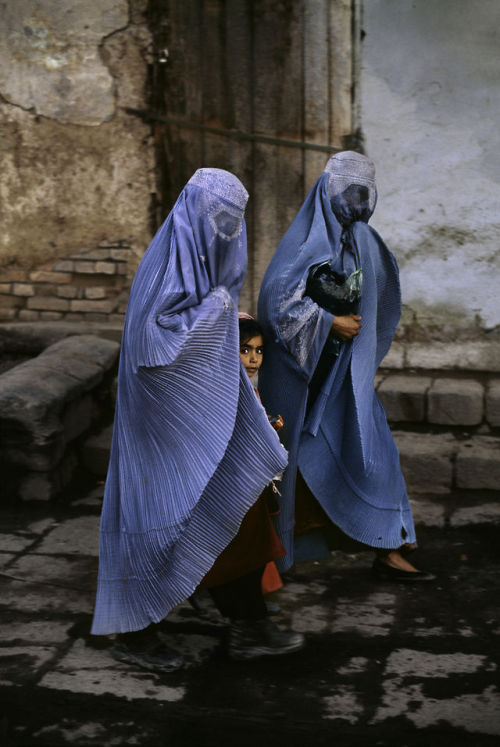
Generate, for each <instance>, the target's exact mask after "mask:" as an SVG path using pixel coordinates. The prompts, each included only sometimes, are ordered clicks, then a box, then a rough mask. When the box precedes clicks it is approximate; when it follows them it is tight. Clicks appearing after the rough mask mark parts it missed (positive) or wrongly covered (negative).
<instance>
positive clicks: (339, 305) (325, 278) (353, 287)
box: [305, 261, 363, 316]
mask: <svg viewBox="0 0 500 747" xmlns="http://www.w3.org/2000/svg"><path fill="white" fill-rule="evenodd" d="M362 282H363V271H362V269H361V268H360V269H359V270H355V271H354V272H353V273H351V275H346V274H345V273H339V272H335V271H334V270H332V268H331V266H330V262H328V261H327V262H322V263H321V264H319V265H315V266H314V267H312V268H311V270H310V272H309V275H308V277H307V283H306V290H305V294H306V296H309V298H312V300H313V301H315V303H317V304H318V306H321V308H323V309H325V310H326V311H329V312H330V313H331V314H334V315H335V316H345V315H347V314H355V313H356V311H357V308H358V304H359V302H360V300H361V286H362Z"/></svg>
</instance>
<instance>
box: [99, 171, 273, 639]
mask: <svg viewBox="0 0 500 747" xmlns="http://www.w3.org/2000/svg"><path fill="white" fill-rule="evenodd" d="M247 197H248V195H247V192H246V190H245V188H244V187H243V185H242V184H241V182H240V181H239V180H238V179H237V178H236V177H235V176H234V175H233V174H230V173H229V172H227V171H223V170H220V169H199V170H198V171H197V172H196V173H195V174H194V175H193V177H192V178H191V179H190V180H189V182H188V183H187V185H186V186H185V187H184V189H183V190H182V192H181V193H180V195H179V197H178V199H177V202H176V203H175V205H174V207H173V209H172V211H171V212H170V214H169V216H168V217H167V219H166V220H165V222H164V223H163V225H162V226H161V228H160V229H159V231H158V232H157V234H156V235H155V237H154V238H153V240H152V242H151V244H150V246H149V247H148V249H147V251H146V253H145V255H144V257H143V259H142V261H141V263H140V266H139V268H138V270H137V273H136V276H135V278H134V281H133V284H132V288H131V293H130V300H129V304H128V308H127V314H126V319H125V325H124V332H123V341H122V349H121V355H120V368H119V383H118V394H117V404H116V413H115V423H114V432H113V443H112V449H111V457H110V464H109V470H108V476H107V480H106V488H105V495H104V504H103V511H102V518H101V532H100V558H99V577H98V589H97V600H96V607H95V614H94V621H93V627H92V632H93V633H95V634H108V633H120V632H127V631H132V630H139V629H141V628H144V627H145V626H146V625H148V624H149V623H150V622H158V621H160V620H161V619H163V618H164V617H165V615H166V614H167V613H168V612H169V610H170V609H172V607H174V606H175V605H176V604H178V603H179V602H181V601H183V600H184V599H186V598H187V597H188V596H189V595H190V594H191V593H192V592H193V591H194V589H195V588H196V587H197V585H198V584H199V582H200V581H201V579H202V578H203V576H204V575H205V574H206V573H207V571H208V570H209V569H210V568H211V566H212V565H213V563H214V561H215V560H216V558H217V557H218V555H219V554H220V553H221V552H222V550H223V549H224V548H225V547H226V546H227V545H228V544H229V542H230V541H231V539H232V538H233V537H234V536H235V534H236V533H237V531H238V528H239V525H240V523H241V521H242V519H243V517H244V515H245V513H246V512H247V511H248V509H249V508H250V507H251V506H252V505H253V503H254V502H255V501H256V499H257V497H258V496H259V495H260V493H261V491H262V490H263V488H264V487H265V485H266V484H267V483H268V482H269V481H270V480H271V479H272V478H273V477H274V476H275V475H276V473H277V472H279V471H281V470H282V469H283V467H284V466H285V464H286V452H285V450H284V449H283V447H282V446H281V444H280V442H279V439H278V437H277V436H276V433H275V432H274V430H273V429H272V427H271V426H270V425H269V423H268V420H267V417H266V414H265V412H264V410H263V408H262V406H261V405H260V403H259V402H258V400H257V398H256V397H255V395H254V392H253V389H252V386H251V384H250V382H249V380H248V377H247V375H246V373H245V371H244V369H243V367H242V365H241V362H240V357H239V340H238V317H237V303H238V297H239V293H240V290H241V285H242V282H243V278H244V274H245V269H246V232H245V222H244V218H243V213H244V208H245V205H246V201H247Z"/></svg>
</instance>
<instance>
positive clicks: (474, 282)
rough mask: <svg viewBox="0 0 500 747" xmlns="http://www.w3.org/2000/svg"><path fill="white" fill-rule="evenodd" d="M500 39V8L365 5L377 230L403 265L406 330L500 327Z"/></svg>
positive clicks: (364, 81)
mask: <svg viewBox="0 0 500 747" xmlns="http://www.w3.org/2000/svg"><path fill="white" fill-rule="evenodd" d="M499 28H500V4H499V3H498V2H497V0H481V2H479V3H470V2H469V1H468V0H440V1H439V2H436V1H435V0H419V2H414V0H413V1H412V0H368V1H367V2H365V3H364V19H363V29H364V31H365V33H366V36H365V38H364V41H363V57H362V72H361V122H362V128H363V132H364V135H365V145H366V152H367V154H368V155H369V156H370V157H371V158H373V160H374V161H375V163H376V167H377V177H378V187H379V203H378V206H377V209H376V212H375V215H374V218H373V220H372V225H373V226H374V228H376V229H377V230H379V231H380V233H381V234H382V236H383V237H384V238H385V240H386V242H387V243H388V245H389V246H390V248H391V249H392V250H393V251H394V253H395V254H396V257H397V259H398V262H399V265H400V268H401V281H402V291H403V302H404V304H405V306H406V317H405V318H406V321H408V322H409V321H412V320H413V322H415V321H416V322H417V323H419V325H420V326H421V327H423V328H427V329H432V328H434V327H437V328H439V327H441V326H442V325H444V327H445V334H446V335H447V334H450V333H451V334H458V335H459V334H460V330H462V331H463V330H466V329H468V330H469V331H472V330H474V329H476V330H477V331H478V330H479V329H482V330H485V329H492V328H494V327H496V326H497V325H499V324H500V305H499V303H498V283H499V280H500V272H499V270H500V253H499V248H500V247H499V244H500V232H499V213H498V205H499V202H500V200H499V198H500V188H499V181H500V155H499V154H500V135H499V128H498V122H499V121H500V99H499V97H498V84H499V78H500V63H499V57H498V47H499V43H500V40H499V38H498V37H499ZM413 327H415V325H414V324H413ZM435 332H436V334H439V331H438V329H436V330H435Z"/></svg>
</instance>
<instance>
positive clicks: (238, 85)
mask: <svg viewBox="0 0 500 747" xmlns="http://www.w3.org/2000/svg"><path fill="white" fill-rule="evenodd" d="M356 7H357V3H356V2H346V0H312V1H311V0H280V1H279V2H276V1H275V0H254V1H252V0H150V3H149V17H150V22H151V29H152V31H153V38H154V60H155V62H154V66H153V76H152V110H153V111H152V112H151V114H152V119H153V121H154V129H155V141H156V145H157V157H158V175H159V193H160V195H161V205H160V213H161V215H160V216H159V218H160V219H162V218H164V217H165V215H166V214H167V212H168V211H169V210H170V208H171V207H172V205H173V203H174V201H175V199H176V197H177V195H178V193H179V191H180V190H181V189H182V187H183V186H184V184H185V183H186V181H187V180H188V179H189V177H190V176H191V174H192V173H193V172H194V171H195V170H196V169H197V168H199V167H200V166H214V167H218V168H224V169H227V170H229V171H232V172H233V173H235V174H236V175H237V176H238V177H239V178H240V179H241V180H242V182H243V183H244V184H245V186H246V188H247V189H248V191H249V193H250V201H249V204H248V208H247V213H246V220H247V228H248V239H249V241H248V246H249V252H248V253H249V269H248V273H247V279H246V282H245V287H244V290H243V294H242V300H241V307H242V308H245V309H247V310H251V309H253V308H254V304H255V299H256V295H257V293H258V287H259V285H260V281H261V278H262V276H263V274H264V271H265V269H266V267H267V264H268V262H269V259H270V257H271V256H272V254H273V252H274V250H275V248H276V246H277V244H278V242H279V240H280V238H281V236H282V235H283V233H284V232H285V230H286V228H287V227H288V225H289V224H290V222H291V221H292V219H293V217H294V216H295V214H296V212H297V210H298V208H299V206H300V204H301V202H302V200H303V198H304V195H305V193H306V192H307V190H308V189H309V188H310V186H311V185H312V183H313V182H314V181H315V179H316V178H317V177H318V176H319V174H320V173H321V171H322V169H323V166H324V163H325V161H326V159H327V158H328V156H329V155H331V154H332V153H333V152H335V151H336V150H340V149H342V148H345V147H352V145H353V133H354V131H355V129H356V128H355V124H354V115H353V112H354V110H355V109H354V92H355V77H356V76H355V64H354V62H353V60H355V47H356V45H355V43H353V39H355V38H356V37H357V34H356V33H354V29H355V28H356V15H357V13H356Z"/></svg>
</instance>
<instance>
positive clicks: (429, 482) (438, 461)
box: [393, 431, 458, 495]
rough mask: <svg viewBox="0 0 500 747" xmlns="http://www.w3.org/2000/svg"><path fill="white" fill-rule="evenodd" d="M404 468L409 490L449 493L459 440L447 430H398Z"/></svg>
mask: <svg viewBox="0 0 500 747" xmlns="http://www.w3.org/2000/svg"><path fill="white" fill-rule="evenodd" d="M393 435H394V440H395V441H396V444H397V446H398V449H399V453H400V458H401V468H402V470H403V474H404V476H405V479H406V484H407V487H408V493H409V494H410V495H411V494H412V493H415V494H421V493H430V494H436V495H437V494H444V493H449V492H450V490H451V487H452V483H453V457H454V455H455V453H456V451H457V448H458V447H457V442H456V440H455V439H454V438H453V436H450V435H447V434H442V435H441V434H440V435H434V434H427V433H408V432H406V431H395V432H394V434H393Z"/></svg>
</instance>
